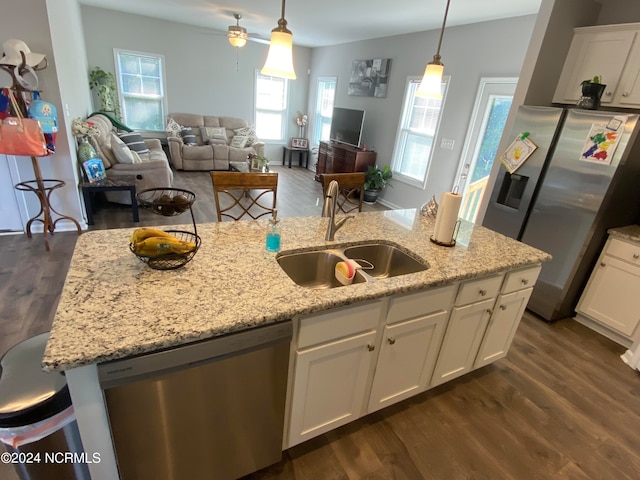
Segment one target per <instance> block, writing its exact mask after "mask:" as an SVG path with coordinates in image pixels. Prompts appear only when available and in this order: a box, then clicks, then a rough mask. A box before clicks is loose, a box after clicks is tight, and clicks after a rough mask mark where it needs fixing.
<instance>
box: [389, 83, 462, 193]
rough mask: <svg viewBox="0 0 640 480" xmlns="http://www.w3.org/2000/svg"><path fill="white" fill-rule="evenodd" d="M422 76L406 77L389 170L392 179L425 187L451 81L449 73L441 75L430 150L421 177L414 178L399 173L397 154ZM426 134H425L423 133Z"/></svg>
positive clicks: (403, 139)
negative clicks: (438, 111) (438, 102)
mask: <svg viewBox="0 0 640 480" xmlns="http://www.w3.org/2000/svg"><path fill="white" fill-rule="evenodd" d="M421 80H422V77H407V83H406V86H405V92H404V98H403V101H402V112H401V113H400V120H399V122H398V131H397V132H396V141H395V145H394V148H393V156H392V157H391V158H392V160H391V170H392V171H393V179H394V181H400V182H403V183H407V184H409V185H412V186H415V187H418V188H421V189H425V188H426V185H427V178H428V173H429V166H430V165H431V160H432V158H433V152H434V150H435V148H434V147H435V145H436V139H437V138H438V131H439V130H440V122H441V120H442V112H443V110H444V105H445V101H446V97H447V92H448V90H449V88H448V87H449V83H450V82H451V76H450V75H444V76H443V77H442V89H443V94H442V103H441V107H440V114H439V116H438V121H437V125H436V129H435V131H434V134H433V144H432V147H431V150H430V151H429V157H428V158H426V159H424V165H423V166H422V168H423V173H422V179H416V178H413V177H410V176H408V175H406V174H403V173H401V172H400V171H399V170H398V169H399V165H400V163H401V161H402V158H400V157H399V156H400V155H401V154H402V152H404V147H405V142H406V137H407V134H408V133H409V132H410V129H409V128H407V127H405V125H406V123H407V122H408V120H409V114H410V107H411V105H412V104H413V98H414V97H415V91H416V90H417V89H418V86H419V85H420V81H421ZM411 133H413V134H414V135H415V134H418V135H421V134H420V133H419V132H411ZM424 136H426V135H424Z"/></svg>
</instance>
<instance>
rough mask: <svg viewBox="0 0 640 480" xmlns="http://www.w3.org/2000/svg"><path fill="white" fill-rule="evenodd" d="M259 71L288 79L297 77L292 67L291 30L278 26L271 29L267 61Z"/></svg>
mask: <svg viewBox="0 0 640 480" xmlns="http://www.w3.org/2000/svg"><path fill="white" fill-rule="evenodd" d="M260 73H262V74H263V75H269V76H271V77H280V78H288V79H290V80H295V79H296V78H297V77H296V72H295V71H294V69H293V35H291V32H289V31H281V30H280V29H279V28H275V29H273V30H272V31H271V42H270V43H269V53H268V54H267V61H266V62H265V64H264V67H262V70H261V71H260Z"/></svg>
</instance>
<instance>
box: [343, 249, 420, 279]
mask: <svg viewBox="0 0 640 480" xmlns="http://www.w3.org/2000/svg"><path fill="white" fill-rule="evenodd" d="M344 255H345V256H346V257H347V258H351V259H352V260H356V261H357V260H359V259H361V260H364V261H365V262H359V263H360V264H361V265H362V267H363V268H364V269H365V272H366V273H367V274H368V275H371V276H372V277H374V278H388V277H396V276H398V275H406V274H408V273H416V272H422V271H424V270H426V269H427V268H428V267H427V266H426V265H425V264H423V263H422V262H419V261H418V260H416V259H415V258H413V257H411V256H410V255H408V254H406V253H405V252H403V251H402V250H400V249H398V248H396V247H394V246H393V245H387V244H382V243H373V244H368V245H357V246H354V247H348V248H345V249H344ZM367 263H368V264H370V265H371V266H369V265H367ZM371 267H373V268H371Z"/></svg>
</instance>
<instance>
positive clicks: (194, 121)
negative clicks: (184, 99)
mask: <svg viewBox="0 0 640 480" xmlns="http://www.w3.org/2000/svg"><path fill="white" fill-rule="evenodd" d="M171 120H173V121H174V122H175V123H177V124H178V125H179V126H180V127H182V128H185V127H186V128H191V130H192V132H193V134H194V135H195V137H196V138H195V143H196V144H195V145H186V144H185V142H184V141H183V138H182V137H181V136H178V135H179V134H178V133H177V132H169V131H168V132H167V141H168V143H169V153H170V155H171V162H172V163H173V166H174V167H175V168H176V169H178V170H229V162H242V161H246V160H247V156H248V155H249V154H254V155H260V156H264V143H263V142H261V141H259V140H258V139H257V138H255V137H252V138H251V139H250V140H249V142H248V144H247V145H246V146H245V147H242V148H237V147H234V146H232V143H233V137H234V136H235V135H236V131H237V130H240V129H247V128H248V127H249V124H248V123H247V122H246V121H245V120H242V119H240V118H232V117H213V116H209V115H196V114H191V113H171V114H169V116H168V117H167V122H168V123H170V122H171ZM200 127H212V128H213V127H224V129H225V131H226V140H224V139H220V138H203V131H202V130H203V129H201V128H200ZM205 135H206V132H205Z"/></svg>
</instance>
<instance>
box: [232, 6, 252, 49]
mask: <svg viewBox="0 0 640 480" xmlns="http://www.w3.org/2000/svg"><path fill="white" fill-rule="evenodd" d="M233 17H234V18H235V19H236V24H235V25H229V29H228V31H227V38H228V39H229V43H230V44H231V45H233V46H234V47H237V48H240V47H244V46H245V45H246V43H247V38H248V37H249V35H247V29H246V28H244V27H241V26H240V19H241V18H242V15H240V14H239V13H234V14H233Z"/></svg>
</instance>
